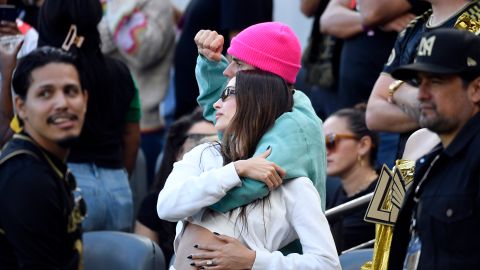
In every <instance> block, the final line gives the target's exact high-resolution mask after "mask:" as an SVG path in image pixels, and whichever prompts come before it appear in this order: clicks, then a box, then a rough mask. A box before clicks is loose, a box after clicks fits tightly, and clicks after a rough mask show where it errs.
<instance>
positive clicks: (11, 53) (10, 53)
mask: <svg viewBox="0 0 480 270" xmlns="http://www.w3.org/2000/svg"><path fill="white" fill-rule="evenodd" d="M22 44H23V41H21V42H18V44H17V45H16V46H15V49H13V50H9V49H7V48H4V47H3V46H2V45H1V44H0V72H1V74H2V76H3V78H5V77H7V76H11V75H12V73H13V70H14V69H15V66H16V65H17V54H18V52H19V51H20V48H22Z"/></svg>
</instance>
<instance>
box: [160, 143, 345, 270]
mask: <svg viewBox="0 0 480 270" xmlns="http://www.w3.org/2000/svg"><path fill="white" fill-rule="evenodd" d="M218 148H219V146H213V145H212V144H210V143H206V144H202V145H199V146H197V147H195V148H194V149H192V150H191V151H190V152H188V153H187V154H185V155H184V157H183V160H181V161H179V162H176V163H175V165H174V168H173V171H172V173H171V174H170V176H169V177H168V179H167V181H166V184H165V187H164V188H163V190H162V191H161V192H160V194H159V197H158V202H157V212H158V215H159V217H160V218H162V219H165V220H169V221H182V222H179V223H178V226H177V236H176V238H175V243H174V246H175V249H176V247H178V243H179V241H180V238H181V236H182V234H183V229H184V222H191V223H194V224H197V225H199V226H202V227H204V228H206V229H208V230H210V231H212V232H218V233H220V234H224V235H228V236H231V237H235V238H237V239H238V240H239V241H241V242H242V243H244V244H245V245H246V246H247V247H248V248H250V249H252V250H255V251H256V258H255V262H254V264H253V268H252V269H305V270H307V269H325V270H326V269H341V267H340V263H339V259H338V255H337V251H336V249H335V244H334V241H333V238H332V235H331V232H330V227H329V225H328V222H327V220H326V218H325V215H324V214H323V212H322V209H321V203H320V197H319V195H318V192H317V191H316V189H315V187H314V186H313V184H312V181H310V179H308V178H306V177H300V178H296V179H293V180H290V181H288V182H285V183H284V184H283V185H282V186H280V187H279V188H277V189H275V190H274V191H272V192H271V194H270V195H269V196H268V199H267V200H266V201H265V204H263V203H262V202H260V203H257V204H250V205H249V206H248V209H247V213H248V216H247V226H248V228H247V229H245V228H242V226H244V225H243V223H242V222H241V221H240V220H239V219H238V220H237V217H238V213H239V209H235V210H233V211H232V212H231V213H219V212H214V211H212V210H209V209H208V208H207V207H208V206H210V205H212V204H214V203H216V202H217V201H219V200H220V199H221V198H222V197H224V196H225V194H226V193H227V191H228V190H230V189H231V188H233V187H236V186H240V185H241V184H242V182H241V179H240V178H239V176H238V175H237V173H236V170H235V167H234V165H233V163H230V164H227V165H225V166H222V164H223V159H222V156H221V155H220V152H219V151H218ZM296 239H300V242H301V244H302V249H303V255H301V254H296V253H294V254H289V255H287V256H284V255H283V254H282V253H281V252H279V251H278V250H279V249H280V248H282V247H284V246H285V245H287V244H289V243H290V242H292V241H293V240H296Z"/></svg>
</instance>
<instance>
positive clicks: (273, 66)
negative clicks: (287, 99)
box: [227, 22, 302, 84]
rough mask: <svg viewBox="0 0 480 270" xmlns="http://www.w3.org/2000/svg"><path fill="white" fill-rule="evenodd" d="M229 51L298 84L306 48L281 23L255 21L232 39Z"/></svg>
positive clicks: (248, 62)
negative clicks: (302, 48) (297, 78)
mask: <svg viewBox="0 0 480 270" xmlns="http://www.w3.org/2000/svg"><path fill="white" fill-rule="evenodd" d="M227 52H228V53H229V54H231V55H232V56H234V57H236V58H238V59H240V60H242V61H243V62H245V63H247V64H249V65H251V66H254V67H256V68H259V69H261V70H265V71H269V72H271V73H274V74H276V75H278V76H280V77H282V78H283V79H285V81H287V82H289V83H292V84H293V83H295V78H296V77H297V73H298V71H299V70H300V60H301V57H302V50H301V46H300V42H299V41H298V38H297V36H296V35H295V33H294V32H293V31H292V29H291V28H290V27H289V26H287V25H285V24H283V23H279V22H266V23H259V24H254V25H252V26H250V27H248V28H246V29H245V30H243V31H242V32H240V33H239V34H238V35H237V36H235V37H234V38H233V39H232V41H231V42H230V48H228V50H227Z"/></svg>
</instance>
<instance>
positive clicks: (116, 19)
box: [99, 0, 175, 186]
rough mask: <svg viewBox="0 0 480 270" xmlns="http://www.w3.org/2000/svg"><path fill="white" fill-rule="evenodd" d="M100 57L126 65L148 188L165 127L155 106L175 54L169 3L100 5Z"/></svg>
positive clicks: (122, 0)
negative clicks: (137, 106) (133, 86)
mask: <svg viewBox="0 0 480 270" xmlns="http://www.w3.org/2000/svg"><path fill="white" fill-rule="evenodd" d="M102 2H104V3H103V4H104V7H105V8H104V17H103V19H102V21H101V22H100V25H99V30H100V34H101V38H102V51H103V52H104V53H105V54H107V55H110V56H113V57H116V58H118V59H120V60H122V61H123V62H125V63H126V64H127V65H128V67H129V68H130V71H131V72H132V76H133V78H134V79H135V82H136V83H137V86H138V89H139V92H140V101H141V102H140V103H141V108H142V118H141V120H140V131H141V137H142V138H141V147H142V150H143V153H144V154H145V158H146V160H147V180H148V186H150V184H151V183H152V182H153V177H154V171H155V162H156V160H157V157H158V155H159V154H160V152H161V150H162V144H163V134H164V127H165V121H164V119H163V117H162V116H161V115H160V103H161V102H162V101H163V99H164V98H165V95H166V93H167V89H168V85H169V77H170V67H171V64H172V61H173V54H174V50H175V26H174V21H173V8H172V5H171V4H170V1H168V0H108V1H107V0H103V1H102Z"/></svg>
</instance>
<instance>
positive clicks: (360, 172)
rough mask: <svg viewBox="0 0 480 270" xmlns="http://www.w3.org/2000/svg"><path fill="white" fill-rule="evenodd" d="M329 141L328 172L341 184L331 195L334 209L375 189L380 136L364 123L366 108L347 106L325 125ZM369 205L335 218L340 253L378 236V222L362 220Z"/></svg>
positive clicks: (334, 236)
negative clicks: (376, 232)
mask: <svg viewBox="0 0 480 270" xmlns="http://www.w3.org/2000/svg"><path fill="white" fill-rule="evenodd" d="M323 128H324V131H325V141H326V144H327V175H328V176H338V177H339V178H340V182H341V184H342V185H341V186H340V187H339V188H338V189H337V191H336V192H335V193H334V194H333V197H332V198H329V200H328V201H329V205H327V208H333V207H335V206H338V205H340V204H343V203H346V202H348V201H351V200H353V199H356V198H359V197H361V196H363V195H366V194H368V193H371V192H373V191H374V190H375V186H376V183H377V178H378V175H377V172H376V171H375V168H374V166H375V161H376V157H377V146H378V135H377V134H376V133H375V132H372V131H370V130H369V129H368V128H367V126H366V124H365V108H361V107H360V108H358V107H357V108H346V109H342V110H340V111H337V112H335V113H334V114H332V115H331V116H330V117H329V118H327V120H325V123H324V124H323ZM366 211H367V206H365V207H364V208H363V209H361V210H359V211H356V212H354V213H351V214H346V215H344V216H342V217H341V218H340V219H338V220H335V221H333V222H332V223H331V224H330V225H331V228H332V233H333V238H334V240H335V244H336V246H337V251H338V253H341V252H342V251H344V250H347V249H349V248H352V247H354V246H357V245H360V244H363V243H365V242H367V241H370V240H372V239H374V238H375V224H373V223H368V222H366V221H364V220H363V217H364V216H365V213H366Z"/></svg>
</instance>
